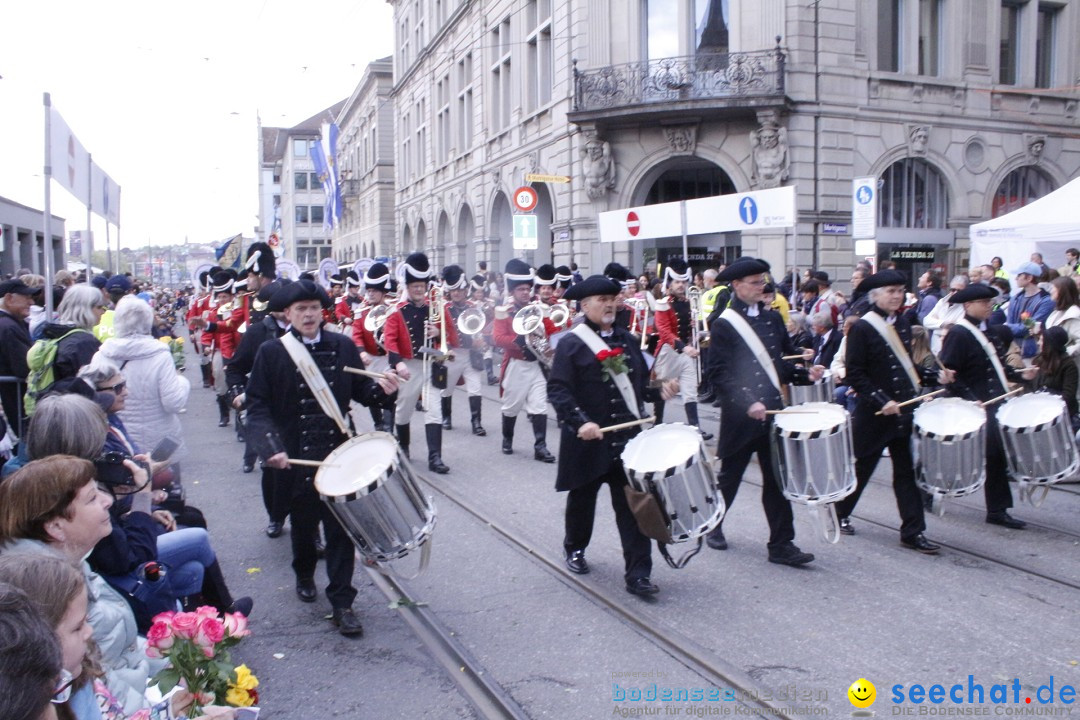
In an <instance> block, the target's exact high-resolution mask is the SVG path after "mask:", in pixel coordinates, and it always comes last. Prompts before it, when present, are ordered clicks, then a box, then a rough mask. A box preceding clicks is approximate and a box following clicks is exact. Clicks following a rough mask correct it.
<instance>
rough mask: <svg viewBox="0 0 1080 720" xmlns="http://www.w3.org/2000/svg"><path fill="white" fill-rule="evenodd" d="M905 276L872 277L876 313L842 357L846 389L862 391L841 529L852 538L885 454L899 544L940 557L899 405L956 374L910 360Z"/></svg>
mask: <svg viewBox="0 0 1080 720" xmlns="http://www.w3.org/2000/svg"><path fill="white" fill-rule="evenodd" d="M905 282H906V280H905V278H904V276H903V275H901V274H900V273H898V272H897V271H895V270H882V271H881V272H878V273H875V274H873V275H871V276H870V277H868V278H866V279H865V280H863V281H862V282H861V283H860V284H859V288H860V289H861V290H863V291H864V292H866V293H867V297H868V299H869V301H870V309H869V310H868V311H867V312H866V314H865V315H863V317H862V319H861V320H859V321H857V322H856V323H855V324H854V325H852V327H851V329H850V330H848V334H847V349H846V352H845V355H844V362H845V367H846V368H847V375H846V378H847V381H848V384H849V385H850V386H851V387H852V388H854V390H855V391H856V393H857V394H858V404H857V405H856V406H855V412H854V414H853V416H852V420H851V431H852V441H853V444H854V449H855V479H856V482H857V484H856V487H855V492H853V493H852V494H851V495H848V496H847V497H846V498H844V499H843V500H841V501H840V502H838V503H837V504H836V515H837V517H838V518H839V519H840V532H841V533H842V534H844V535H854V534H855V528H854V527H852V525H851V519H850V515H851V513H852V511H853V510H854V509H855V504H856V503H858V502H859V496H860V495H861V494H862V491H863V489H864V488H865V487H866V484H867V483H868V482H870V476H871V475H873V474H874V469H875V468H876V467H877V464H878V461H879V460H880V459H881V454H882V452H883V451H884V450H885V449H886V448H888V450H889V457H890V458H891V459H892V471H893V492H894V493H895V494H896V507H897V509H898V510H899V511H900V520H901V524H900V544H901V545H903V546H904V547H907V548H911V549H912V550H917V551H918V552H921V553H924V554H927V555H935V554H937V552H938V550H940V549H941V548H940V546H938V545H935V544H934V543H932V542H930V541H929V540H927V539H926V536H925V535H923V533H924V532H925V531H926V517H925V514H924V512H923V502H922V496H921V495H920V493H919V489H918V487H916V485H915V464H914V461H913V459H912V456H911V431H912V426H911V422H912V421H911V418H912V415H911V412H910V409H911V408H913V407H914V405H912V406H910V407H909V408H907V409H908V410H909V411H908V412H905V407H902V406H901V403H905V402H907V401H909V400H912V399H913V398H915V397H916V396H917V395H918V394H919V389H920V387H921V386H923V385H936V384H938V383H939V382H940V383H949V382H952V380H953V375H954V373H953V372H952V371H951V370H940V371H939V370H937V369H932V370H927V369H925V368H921V367H916V366H915V364H914V363H913V362H912V360H911V325H910V324H909V323H908V321H907V320H906V319H905V318H904V317H903V316H902V315H901V314H900V313H899V310H900V307H901V306H902V305H903V303H904V292H905Z"/></svg>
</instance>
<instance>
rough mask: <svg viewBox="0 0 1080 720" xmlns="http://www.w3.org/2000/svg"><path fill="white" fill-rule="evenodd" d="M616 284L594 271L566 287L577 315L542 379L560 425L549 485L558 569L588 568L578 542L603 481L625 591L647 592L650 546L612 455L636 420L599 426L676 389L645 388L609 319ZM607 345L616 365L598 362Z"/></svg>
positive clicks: (628, 344)
mask: <svg viewBox="0 0 1080 720" xmlns="http://www.w3.org/2000/svg"><path fill="white" fill-rule="evenodd" d="M622 288H623V286H622V285H621V284H620V283H618V282H615V281H614V280H611V279H609V278H606V277H603V276H601V275H594V276H592V277H590V278H588V279H587V280H585V281H583V282H580V283H577V284H576V285H574V286H573V287H571V288H570V289H569V290H568V291H567V293H566V296H565V297H566V299H567V300H571V301H573V300H578V301H580V302H581V310H582V314H583V315H584V319H583V321H582V322H581V323H579V324H578V325H576V326H575V327H574V329H573V330H571V331H570V332H569V334H568V336H567V337H565V338H563V340H562V341H561V342H560V343H559V344H558V346H557V348H556V350H555V359H554V361H553V362H552V366H551V376H550V378H549V380H548V396H549V397H550V398H551V403H552V405H553V406H554V407H555V412H556V413H557V415H558V418H559V425H560V426H561V427H562V439H561V442H560V443H559V470H558V475H557V478H556V480H555V489H556V490H557V491H559V492H567V496H566V534H565V536H564V539H563V549H564V551H565V556H566V567H567V568H568V569H569V570H570V571H571V572H573V573H577V574H579V575H584V574H585V573H587V572H589V565H588V563H586V561H585V548H586V547H588V545H589V540H590V539H591V538H592V530H593V521H594V518H595V515H596V497H597V493H599V492H600V488H601V487H602V486H603V485H605V484H606V485H607V486H608V490H609V491H610V493H611V507H612V509H613V510H614V511H615V523H616V525H618V528H619V538H620V539H621V541H622V548H623V558H624V561H625V570H624V579H625V581H626V591H627V592H628V593H631V594H633V595H638V596H641V597H647V596H650V595H655V594H656V593H657V592H658V591H659V588H657V587H656V585H654V584H653V583H652V581H651V580H650V579H649V576H650V574H651V572H652V557H651V554H650V551H651V547H652V544H651V541H650V540H649V538H648V537H646V536H645V535H644V534H643V533H642V532H641V530H640V529H639V528H638V524H637V520H636V519H635V518H634V514H633V512H631V510H630V506H629V504H628V503H627V500H626V495H625V494H624V491H623V488H624V487H625V486H626V485H627V479H626V471H625V469H624V468H623V464H622V460H621V459H620V455H621V453H622V450H623V448H624V447H625V446H626V443H627V442H628V441H629V440H630V438H632V437H633V436H634V435H636V434H637V433H638V432H639V431H640V430H641V426H640V425H639V426H636V427H632V428H628V429H625V430H618V431H614V432H607V433H603V432H601V431H600V428H601V426H602V425H611V424H616V423H622V422H627V421H633V420H637V419H639V418H641V417H644V416H645V406H644V404H643V402H644V401H646V400H653V399H655V398H652V397H647V395H649V394H650V393H651V394H652V395H660V394H661V393H662V394H665V395H673V394H674V393H675V391H676V390H677V387H676V381H675V380H669V381H667V382H665V383H664V387H663V389H662V390H661V391H660V392H659V393H658V392H657V391H656V390H651V391H650V390H649V389H648V382H649V369H648V367H647V366H646V365H645V358H644V356H643V355H642V354H641V350H640V348H639V347H638V342H637V341H636V340H635V339H634V337H633V336H632V335H630V333H629V332H628V331H627V330H626V329H625V328H623V327H619V326H617V325H615V324H614V323H615V313H616V308H617V307H618V297H619V295H620V293H621V291H622ZM607 349H617V350H619V351H620V353H621V357H622V358H623V362H622V363H620V364H621V365H622V368H623V369H622V370H620V369H618V368H615V367H611V368H608V367H605V366H603V365H602V364H601V361H600V360H598V359H597V353H598V352H601V351H603V350H607ZM612 373H615V374H616V375H623V374H625V377H626V378H627V381H622V382H621V383H620V382H617V380H616V376H615V375H613V374H612Z"/></svg>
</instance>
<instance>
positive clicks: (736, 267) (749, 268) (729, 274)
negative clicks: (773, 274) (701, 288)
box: [716, 255, 769, 282]
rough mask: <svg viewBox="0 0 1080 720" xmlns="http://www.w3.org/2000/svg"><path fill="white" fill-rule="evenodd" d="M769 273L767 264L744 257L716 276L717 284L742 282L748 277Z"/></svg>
mask: <svg viewBox="0 0 1080 720" xmlns="http://www.w3.org/2000/svg"><path fill="white" fill-rule="evenodd" d="M767 272H769V263H767V262H765V261H764V260H758V259H757V258H752V257H750V256H748V255H744V256H743V257H741V258H739V259H738V260H736V261H735V262H733V263H731V264H730V265H728V266H727V267H726V268H724V272H722V273H720V274H719V275H717V276H716V280H717V282H731V281H732V280H742V279H743V278H744V277H747V276H748V275H761V274H763V273H767Z"/></svg>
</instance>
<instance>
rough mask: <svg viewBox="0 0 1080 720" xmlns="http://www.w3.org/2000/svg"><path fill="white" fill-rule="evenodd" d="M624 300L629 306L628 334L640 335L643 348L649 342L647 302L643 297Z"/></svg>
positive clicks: (643, 348)
mask: <svg viewBox="0 0 1080 720" xmlns="http://www.w3.org/2000/svg"><path fill="white" fill-rule="evenodd" d="M624 302H625V303H626V306H627V307H629V308H630V334H631V335H641V349H642V350H645V346H646V345H648V343H649V334H648V333H649V303H648V302H647V301H646V300H645V298H626V300H625V301H624ZM639 317H640V318H641V321H640V322H638V318H639Z"/></svg>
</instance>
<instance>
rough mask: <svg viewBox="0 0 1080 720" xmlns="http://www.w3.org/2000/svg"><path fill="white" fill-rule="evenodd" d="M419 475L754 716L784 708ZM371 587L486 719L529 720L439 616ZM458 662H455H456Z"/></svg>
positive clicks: (397, 589) (388, 583)
mask: <svg viewBox="0 0 1080 720" xmlns="http://www.w3.org/2000/svg"><path fill="white" fill-rule="evenodd" d="M418 477H419V478H420V479H421V481H423V482H424V483H425V484H426V485H427V486H428V487H430V488H431V489H432V490H434V491H435V492H437V493H438V494H439V495H441V496H442V497H444V498H446V499H447V500H448V501H450V502H451V503H453V504H454V505H456V506H457V507H458V508H460V509H461V510H463V511H464V512H465V513H466V514H467V515H469V516H470V517H472V518H473V519H475V520H476V521H478V522H480V523H482V524H483V525H485V526H486V527H488V528H490V529H491V530H492V531H493V532H494V533H495V534H496V535H497V536H498V537H500V538H502V539H503V540H504V541H505V542H506V543H507V544H508V545H509V546H510V547H511V548H513V549H514V550H515V551H517V552H518V553H520V554H521V555H523V556H524V557H526V558H528V559H529V560H530V561H532V562H533V563H535V564H537V565H539V566H540V567H541V568H542V569H544V570H545V571H547V572H548V573H549V574H550V575H552V576H553V577H555V578H556V579H557V580H559V581H560V582H561V583H562V584H563V585H565V586H566V587H568V588H570V589H571V590H573V591H574V592H575V593H577V594H578V595H580V596H582V597H584V598H585V599H587V600H588V601H590V602H591V603H593V604H595V605H599V606H600V607H603V608H604V609H606V610H607V611H608V612H609V613H611V614H612V615H614V616H615V617H616V618H617V619H619V620H620V621H621V622H623V623H624V624H626V625H627V626H629V627H630V628H631V629H632V630H633V631H634V632H636V633H637V634H638V635H640V636H642V637H643V638H645V639H646V640H648V641H649V642H650V643H652V644H653V645H654V646H656V647H657V648H659V649H660V650H662V651H663V652H665V653H666V654H668V655H669V656H671V657H672V658H674V659H675V660H676V661H677V662H679V663H680V664H682V665H683V666H685V667H686V668H688V669H689V670H691V671H692V672H694V673H696V674H698V675H699V676H701V677H702V678H703V679H704V680H706V681H708V682H709V683H712V684H713V685H715V686H717V687H721V688H731V689H732V690H734V691H735V693H736V700H737V702H740V703H742V704H744V705H746V706H749V707H750V708H751V709H754V710H756V711H758V712H762V711H764V712H765V713H767V714H772V715H779V714H780V713H781V711H782V710H785V709H786V708H787V705H784V704H782V703H777V702H773V701H771V700H766V699H763V698H764V697H766V696H769V695H770V693H769V692H768V691H766V690H764V689H763V688H762V687H760V686H759V685H758V684H757V683H755V682H754V680H753V679H752V678H751V677H750V676H749V675H747V674H746V673H744V672H742V670H740V669H739V668H737V667H735V666H734V665H731V664H730V663H727V662H725V661H724V660H722V659H721V658H718V657H716V656H715V655H714V654H713V653H712V652H710V651H709V650H708V649H707V648H704V647H701V646H700V645H699V644H698V643H696V642H694V641H693V640H691V639H690V638H688V637H686V636H685V635H683V634H681V633H679V632H678V631H677V630H675V629H674V628H671V627H664V626H661V624H660V623H658V622H657V621H656V620H655V619H653V618H649V619H644V618H642V617H641V616H640V615H639V614H638V613H637V612H635V611H634V609H632V608H630V607H629V606H628V605H627V604H625V603H624V602H620V601H619V600H617V599H616V598H615V597H614V596H613V595H611V594H609V593H607V592H605V591H603V590H601V589H599V588H597V587H594V586H592V585H591V584H589V583H587V582H583V581H581V580H579V579H578V578H577V577H576V576H574V575H571V574H570V573H569V572H568V571H566V570H565V569H564V568H563V563H562V560H561V559H555V558H552V557H550V556H549V555H548V554H546V553H544V552H541V551H540V550H539V549H538V548H536V547H534V546H533V545H531V544H530V542H529V541H528V540H527V539H526V538H525V537H524V536H522V535H521V534H520V533H518V532H516V531H514V530H513V529H512V528H510V527H508V526H507V525H504V524H503V523H501V522H499V521H498V520H497V519H496V518H494V517H492V516H491V515H490V514H489V513H487V512H485V511H484V510H483V509H481V508H480V507H478V506H477V505H476V504H474V503H472V502H470V501H469V500H468V499H466V498H465V497H463V496H462V495H461V494H460V493H458V492H456V491H454V490H453V489H451V488H450V487H448V486H447V485H446V484H444V483H442V482H440V481H438V480H436V479H434V478H431V477H427V476H425V475H421V474H418ZM368 571H369V573H370V574H371V575H372V577H373V579H374V581H375V583H376V585H377V586H378V587H379V589H380V590H382V591H383V593H384V594H386V595H387V597H388V598H390V599H391V600H394V599H398V598H406V600H407V601H408V602H407V603H404V604H402V606H401V607H402V609H403V610H407V611H411V612H403V613H402V615H403V617H405V618H406V621H407V622H408V623H409V625H410V626H411V627H412V628H413V630H414V631H415V632H416V633H417V636H418V637H419V638H420V640H421V641H422V642H424V644H425V645H426V646H427V647H428V648H429V649H431V650H432V652H433V654H435V656H436V659H437V660H438V661H439V662H440V664H442V666H443V667H444V668H446V669H447V672H448V673H449V674H450V676H451V678H452V679H453V680H454V681H455V682H456V683H457V684H458V686H459V688H460V689H461V691H462V692H463V694H465V696H466V697H467V698H468V700H469V701H470V702H471V703H472V704H473V706H474V707H475V708H476V709H477V711H478V712H480V713H481V715H482V716H483V717H485V718H528V717H529V715H528V714H527V713H526V712H525V711H524V710H523V709H522V708H521V707H520V706H519V705H517V703H516V702H514V701H513V699H512V698H511V697H510V696H509V694H508V693H507V692H506V691H505V690H504V689H503V688H501V687H500V686H499V685H498V683H496V682H495V681H494V680H493V679H491V678H490V677H489V675H488V673H487V672H486V671H485V669H484V668H483V667H482V666H481V665H480V664H479V663H478V662H477V661H476V660H475V659H473V658H472V656H471V654H470V653H469V652H468V651H467V650H465V648H464V647H463V646H462V645H461V643H460V642H459V641H458V640H457V639H456V638H455V637H454V636H453V635H452V633H450V631H449V630H448V629H447V628H446V627H445V626H443V625H442V624H441V622H439V620H438V618H437V617H436V616H435V615H434V613H433V612H431V611H430V610H429V609H428V608H426V607H424V606H423V605H422V604H421V605H417V600H416V598H415V597H413V596H412V595H411V594H410V593H409V591H408V589H407V588H406V587H405V586H404V585H403V583H401V582H398V581H396V580H395V579H394V578H392V577H387V576H385V575H383V574H382V573H379V572H378V571H377V570H375V569H373V568H368ZM459 663H460V664H459Z"/></svg>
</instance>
